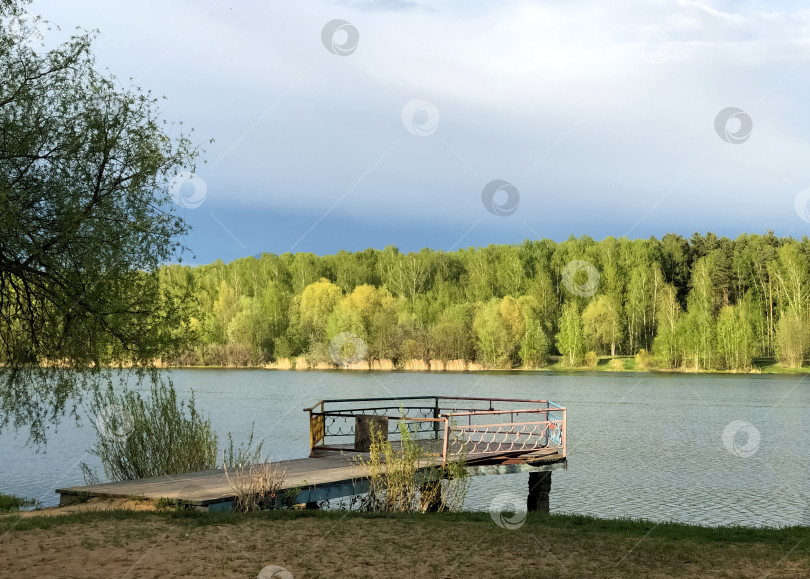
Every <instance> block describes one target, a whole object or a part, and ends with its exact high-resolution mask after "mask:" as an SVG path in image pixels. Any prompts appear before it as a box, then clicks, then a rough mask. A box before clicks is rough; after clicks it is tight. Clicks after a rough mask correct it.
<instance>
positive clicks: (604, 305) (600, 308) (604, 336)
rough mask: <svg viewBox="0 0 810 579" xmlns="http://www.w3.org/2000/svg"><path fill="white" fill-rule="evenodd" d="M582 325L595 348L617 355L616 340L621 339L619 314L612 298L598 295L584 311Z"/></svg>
mask: <svg viewBox="0 0 810 579" xmlns="http://www.w3.org/2000/svg"><path fill="white" fill-rule="evenodd" d="M582 327H583V329H584V336H585V339H586V341H587V343H588V344H589V345H590V346H591V347H592V349H594V350H599V351H602V352H604V351H606V350H607V349H608V348H610V355H611V356H615V355H616V342H617V341H618V339H619V315H618V314H617V313H616V308H615V307H614V306H613V303H612V302H611V300H610V299H609V298H608V297H606V296H598V297H597V298H596V299H594V300H593V301H592V302H591V303H589V304H588V306H587V307H586V308H585V309H584V310H583V312H582Z"/></svg>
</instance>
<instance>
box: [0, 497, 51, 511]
mask: <svg viewBox="0 0 810 579" xmlns="http://www.w3.org/2000/svg"><path fill="white" fill-rule="evenodd" d="M40 506H42V504H41V503H40V502H39V501H38V500H36V499H24V498H22V497H15V496H14V495H5V494H3V493H0V513H11V512H14V511H19V510H20V509H28V508H39V507H40Z"/></svg>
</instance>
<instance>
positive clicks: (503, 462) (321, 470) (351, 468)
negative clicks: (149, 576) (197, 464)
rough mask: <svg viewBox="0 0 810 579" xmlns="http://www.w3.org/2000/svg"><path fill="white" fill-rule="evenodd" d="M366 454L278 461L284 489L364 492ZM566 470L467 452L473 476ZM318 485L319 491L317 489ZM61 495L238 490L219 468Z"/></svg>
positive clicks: (182, 496)
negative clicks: (283, 472) (360, 461)
mask: <svg viewBox="0 0 810 579" xmlns="http://www.w3.org/2000/svg"><path fill="white" fill-rule="evenodd" d="M357 456H361V457H363V458H365V459H367V458H368V454H367V453H358V452H351V453H342V452H332V453H321V454H320V455H319V456H317V457H310V458H299V459H292V460H285V461H279V462H277V463H274V464H277V465H278V466H279V467H280V468H281V469H286V476H285V482H284V489H296V488H300V489H301V495H300V496H301V497H302V500H301V502H308V501H309V500H310V499H313V500H322V499H323V498H334V497H336V496H346V495H349V494H354V492H364V489H363V487H362V485H358V482H360V481H364V480H365V479H366V478H367V477H368V471H367V469H365V468H364V467H362V466H361V465H359V464H357V462H356V461H353V460H352V458H354V457H357ZM560 467H562V468H564V467H565V459H564V458H563V457H561V456H560V455H558V454H557V453H555V452H534V453H529V454H525V455H503V456H497V457H493V456H491V455H490V456H487V457H484V456H469V457H467V470H468V472H470V474H472V475H484V474H505V473H509V472H521V471H537V470H550V469H551V468H560ZM330 487H332V488H331V491H330V492H326V491H324V489H327V490H329V488H330ZM319 489H320V492H319ZM56 492H57V493H59V494H60V495H61V499H60V504H70V503H71V502H75V501H76V500H77V498H78V497H87V496H90V497H107V498H129V497H145V498H148V499H159V498H167V499H178V500H180V501H182V502H183V503H186V504H189V505H193V506H197V507H200V508H207V507H209V506H212V505H216V504H219V503H229V502H230V501H232V500H233V498H234V492H233V490H232V489H231V486H230V485H229V484H228V480H227V478H226V477H225V471H224V470H221V469H216V470H207V471H202V472H192V473H186V474H180V475H171V476H160V477H152V478H145V479H138V480H131V481H122V482H112V483H103V484H97V485H89V486H73V487H66V488H61V489H56Z"/></svg>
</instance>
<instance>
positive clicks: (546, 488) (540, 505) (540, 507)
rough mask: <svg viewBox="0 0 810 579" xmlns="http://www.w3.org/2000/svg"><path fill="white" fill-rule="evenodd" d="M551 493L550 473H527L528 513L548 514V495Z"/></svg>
mask: <svg viewBox="0 0 810 579" xmlns="http://www.w3.org/2000/svg"><path fill="white" fill-rule="evenodd" d="M550 493H551V471H550V470H549V471H543V472H530V473H529V497H528V498H527V499H526V509H527V510H529V511H539V512H541V513H548V512H549V501H548V498H549V494H550Z"/></svg>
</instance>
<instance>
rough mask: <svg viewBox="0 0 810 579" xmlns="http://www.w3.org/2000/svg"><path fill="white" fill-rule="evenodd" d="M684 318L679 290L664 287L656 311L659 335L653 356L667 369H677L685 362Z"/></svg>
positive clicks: (655, 341) (669, 285)
mask: <svg viewBox="0 0 810 579" xmlns="http://www.w3.org/2000/svg"><path fill="white" fill-rule="evenodd" d="M682 316H683V310H682V309H681V304H680V303H679V302H678V292H677V290H676V289H675V288H674V287H673V286H672V285H671V284H666V285H664V287H663V288H662V290H661V293H660V294H659V297H658V308H657V309H656V322H657V328H658V334H657V335H656V336H655V340H654V342H653V354H655V356H656V357H657V358H658V361H659V362H660V363H661V365H662V366H663V367H665V368H676V367H678V366H679V365H680V364H681V362H682V361H683V345H682V334H681V331H680V330H681V317H682Z"/></svg>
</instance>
